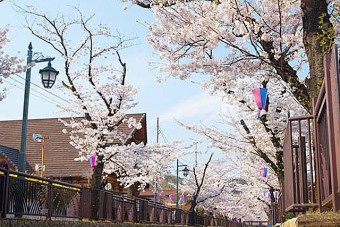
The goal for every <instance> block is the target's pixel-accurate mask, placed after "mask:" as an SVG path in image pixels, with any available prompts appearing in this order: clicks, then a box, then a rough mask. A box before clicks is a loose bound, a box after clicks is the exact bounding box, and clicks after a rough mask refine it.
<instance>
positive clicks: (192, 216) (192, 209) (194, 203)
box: [189, 195, 197, 226]
mask: <svg viewBox="0 0 340 227" xmlns="http://www.w3.org/2000/svg"><path fill="white" fill-rule="evenodd" d="M196 206H197V195H193V197H192V200H191V206H190V216H189V218H190V225H192V226H195V225H196V212H195V208H196Z"/></svg>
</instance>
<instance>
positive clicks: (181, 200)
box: [179, 194, 185, 203]
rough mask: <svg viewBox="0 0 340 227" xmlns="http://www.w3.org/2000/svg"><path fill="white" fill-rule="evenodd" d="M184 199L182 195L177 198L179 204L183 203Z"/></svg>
mask: <svg viewBox="0 0 340 227" xmlns="http://www.w3.org/2000/svg"><path fill="white" fill-rule="evenodd" d="M184 199H185V198H184V195H183V194H182V195H180V196H179V202H180V203H183V202H184Z"/></svg>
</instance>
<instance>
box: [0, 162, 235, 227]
mask: <svg viewBox="0 0 340 227" xmlns="http://www.w3.org/2000/svg"><path fill="white" fill-rule="evenodd" d="M98 191H99V193H98ZM98 195H99V209H98V211H97V214H96V217H93V216H92V215H93V214H92V211H91V208H92V204H93V203H94V199H98V197H97V198H94V196H98ZM0 205H1V206H0V214H1V218H12V217H15V218H35V219H50V220H51V219H52V220H53V219H67V220H72V219H74V220H81V219H95V220H97V219H98V220H103V221H112V222H136V223H150V224H176V225H196V226H208V225H209V226H224V227H234V226H235V227H240V226H241V225H242V224H241V223H239V222H237V221H236V220H230V219H228V218H227V217H222V216H221V217H213V216H212V215H199V214H192V213H190V212H188V211H184V210H181V209H173V208H169V207H166V206H164V205H162V204H160V203H155V202H153V201H150V200H146V199H144V198H140V197H135V198H128V197H126V196H125V195H124V194H122V193H119V192H111V191H104V190H92V189H89V188H85V187H81V186H76V185H72V184H68V183H65V182H59V181H55V180H53V179H47V178H41V177H38V176H33V175H28V174H24V173H19V172H14V171H11V170H9V169H6V168H1V167H0ZM192 215H194V219H192V217H193V216H192ZM191 220H194V221H193V222H194V223H191Z"/></svg>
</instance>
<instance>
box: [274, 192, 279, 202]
mask: <svg viewBox="0 0 340 227" xmlns="http://www.w3.org/2000/svg"><path fill="white" fill-rule="evenodd" d="M274 199H275V202H277V200H278V199H279V191H274Z"/></svg>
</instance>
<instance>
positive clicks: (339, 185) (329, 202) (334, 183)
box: [314, 45, 340, 211]
mask: <svg viewBox="0 0 340 227" xmlns="http://www.w3.org/2000/svg"><path fill="white" fill-rule="evenodd" d="M324 65H325V78H324V81H323V84H322V87H321V91H320V94H319V97H318V99H317V101H316V104H315V108H314V122H315V125H314V128H315V141H316V145H315V148H316V168H317V178H318V183H319V184H318V191H319V193H318V205H319V207H320V209H321V210H333V211H338V210H340V195H339V190H340V163H339V162H340V141H339V138H340V125H339V124H340V106H339V105H340V104H339V103H340V87H339V86H340V78H339V77H340V75H339V58H338V48H337V46H336V45H334V47H333V49H332V52H331V53H330V54H328V55H326V56H325V58H324Z"/></svg>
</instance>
